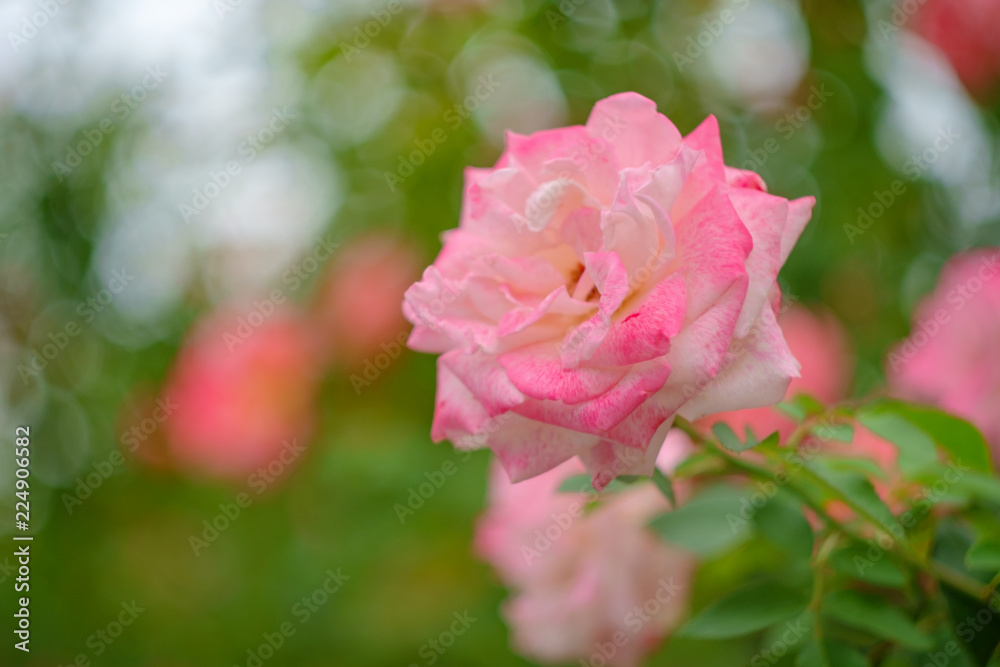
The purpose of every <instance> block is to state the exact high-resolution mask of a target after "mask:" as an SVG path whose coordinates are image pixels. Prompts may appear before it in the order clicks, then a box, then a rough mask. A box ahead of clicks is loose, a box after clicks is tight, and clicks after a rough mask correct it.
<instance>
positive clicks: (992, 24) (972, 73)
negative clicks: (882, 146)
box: [897, 0, 1000, 97]
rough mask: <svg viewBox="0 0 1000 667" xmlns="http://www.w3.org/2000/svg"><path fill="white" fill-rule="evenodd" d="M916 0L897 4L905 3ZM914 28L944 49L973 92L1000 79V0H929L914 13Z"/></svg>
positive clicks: (986, 89)
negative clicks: (998, 34) (999, 0)
mask: <svg viewBox="0 0 1000 667" xmlns="http://www.w3.org/2000/svg"><path fill="white" fill-rule="evenodd" d="M913 4H915V0H909V1H908V2H902V3H899V4H898V5H897V7H898V8H899V9H898V10H897V11H899V10H903V11H904V13H905V7H907V6H911V5H913ZM912 20H913V27H914V31H915V32H916V33H917V34H919V35H920V36H921V37H923V38H924V39H926V40H927V41H929V42H930V43H932V44H934V45H935V46H936V47H938V48H939V49H941V51H942V52H944V55H945V57H947V58H948V60H949V61H950V62H951V65H952V67H953V68H954V69H955V73H956V74H958V78H959V79H961V80H962V83H963V84H965V86H966V87H967V88H968V89H969V91H970V92H972V93H973V94H975V95H977V96H980V97H983V96H986V95H988V94H989V93H991V92H994V91H995V90H996V88H997V81H998V79H1000V39H997V26H998V25H1000V2H997V1H996V0H927V2H926V4H924V6H923V7H922V8H921V9H919V10H918V11H917V13H916V16H914V17H913V19H912Z"/></svg>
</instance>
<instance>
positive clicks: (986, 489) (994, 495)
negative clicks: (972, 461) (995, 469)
mask: <svg viewBox="0 0 1000 667" xmlns="http://www.w3.org/2000/svg"><path fill="white" fill-rule="evenodd" d="M960 475H961V476H960V477H959V480H958V481H957V482H955V484H954V485H953V486H952V488H951V490H952V491H953V492H954V493H957V494H964V495H967V496H969V497H971V498H977V499H979V500H985V501H989V502H994V503H1000V479H997V478H996V477H995V476H993V475H984V474H983V473H981V472H974V471H971V470H965V471H960Z"/></svg>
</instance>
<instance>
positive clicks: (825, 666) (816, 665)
mask: <svg viewBox="0 0 1000 667" xmlns="http://www.w3.org/2000/svg"><path fill="white" fill-rule="evenodd" d="M823 650H824V652H823V653H822V654H821V653H820V645H819V642H817V641H815V640H813V641H810V642H809V643H808V644H807V645H806V647H805V648H803V649H802V652H801V653H799V659H798V660H796V662H795V667H868V658H867V657H865V655H864V654H863V653H861V652H859V651H857V650H856V649H853V648H851V647H850V646H847V645H846V644H842V643H840V642H832V641H826V642H823Z"/></svg>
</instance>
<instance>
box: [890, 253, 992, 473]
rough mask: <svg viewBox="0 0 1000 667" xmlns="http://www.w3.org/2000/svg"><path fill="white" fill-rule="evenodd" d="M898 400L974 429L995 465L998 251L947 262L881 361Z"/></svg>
mask: <svg viewBox="0 0 1000 667" xmlns="http://www.w3.org/2000/svg"><path fill="white" fill-rule="evenodd" d="M886 375H887V376H888V378H889V384H890V387H891V388H892V390H893V393H894V394H896V395H897V396H899V397H901V398H906V399H910V400H913V401H919V402H924V403H931V404H934V405H938V406H940V407H941V408H943V409H945V410H947V411H949V412H953V413H955V414H957V415H959V416H961V417H964V418H966V419H968V420H969V421H971V422H973V423H974V424H975V425H976V426H978V427H979V429H980V430H981V431H982V432H983V435H985V436H986V439H987V440H989V441H990V443H991V445H992V447H993V453H994V455H995V456H998V457H1000V248H990V249H981V250H973V251H971V252H967V253H964V254H961V255H957V256H955V257H953V258H952V259H951V260H950V261H949V262H948V263H947V264H946V265H945V267H944V269H943V270H942V271H941V277H940V278H939V279H938V284H937V287H936V288H935V289H934V292H933V293H932V294H930V295H929V296H928V297H926V298H925V299H924V300H923V302H921V303H920V305H919V306H918V307H917V310H916V312H915V314H914V321H913V331H912V333H911V334H910V337H909V338H907V339H906V340H905V341H904V342H903V343H902V344H900V345H899V346H898V347H896V349H894V350H893V351H892V352H890V354H889V357H888V359H887V368H886Z"/></svg>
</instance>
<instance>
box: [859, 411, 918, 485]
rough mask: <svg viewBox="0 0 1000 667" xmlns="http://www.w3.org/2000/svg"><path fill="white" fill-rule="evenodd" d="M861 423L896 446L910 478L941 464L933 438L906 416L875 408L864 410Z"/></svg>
mask: <svg viewBox="0 0 1000 667" xmlns="http://www.w3.org/2000/svg"><path fill="white" fill-rule="evenodd" d="M858 420H859V421H860V422H861V423H862V424H864V426H865V427H866V428H867V429H868V430H870V431H871V432H872V433H874V434H875V435H877V436H879V437H882V438H885V439H886V440H888V441H889V442H891V443H893V444H894V445H896V447H897V448H898V449H899V468H900V470H902V472H903V474H904V475H905V476H907V477H908V478H909V477H912V476H913V475H915V474H917V473H919V472H921V471H922V470H924V469H926V468H929V467H931V466H934V465H936V464H937V462H938V457H937V448H936V447H935V445H934V440H933V438H931V437H930V436H929V435H927V433H926V432H924V431H923V429H921V428H920V427H918V426H916V425H915V424H913V422H911V421H910V420H908V419H907V418H905V417H904V416H902V415H899V414H894V413H892V412H889V411H886V410H885V409H873V410H864V411H862V412H861V414H859V415H858Z"/></svg>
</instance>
